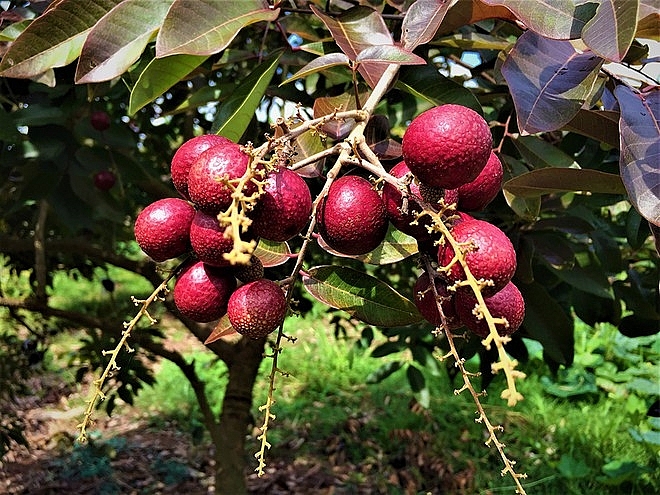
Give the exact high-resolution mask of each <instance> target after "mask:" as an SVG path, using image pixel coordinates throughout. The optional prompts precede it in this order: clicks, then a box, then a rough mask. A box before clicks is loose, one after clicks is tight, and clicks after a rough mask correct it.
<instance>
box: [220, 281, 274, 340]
mask: <svg viewBox="0 0 660 495" xmlns="http://www.w3.org/2000/svg"><path fill="white" fill-rule="evenodd" d="M285 315H286V298H285V297H284V292H282V289H281V288H280V286H279V285H277V284H276V283H275V282H273V281H272V280H268V279H266V278H261V279H259V280H255V281H254V282H249V283H247V284H245V285H241V286H240V287H239V288H238V289H236V290H235V291H234V293H233V294H232V295H231V297H230V298H229V305H228V306H227V316H228V317H229V321H230V322H231V324H232V326H233V327H234V330H236V331H237V332H238V333H240V334H241V335H245V336H246V337H250V338H253V339H260V338H262V337H265V336H266V335H268V334H269V333H271V332H272V331H274V330H276V329H277V327H279V326H280V325H281V324H282V322H283V321H284V316H285Z"/></svg>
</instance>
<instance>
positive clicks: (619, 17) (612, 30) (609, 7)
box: [582, 0, 638, 62]
mask: <svg viewBox="0 0 660 495" xmlns="http://www.w3.org/2000/svg"><path fill="white" fill-rule="evenodd" d="M637 7H638V5H637V2H631V1H630V0H601V2H600V5H599V6H598V10H596V15H595V16H594V17H593V18H592V19H591V20H590V21H589V22H587V24H586V26H584V29H583V30H582V40H583V41H584V42H585V43H586V44H587V46H588V47H589V48H591V49H592V50H593V51H594V53H597V54H598V55H600V56H601V57H603V58H605V59H607V60H613V61H615V62H621V61H622V60H623V57H624V56H625V55H626V52H627V51H628V48H630V44H631V43H632V41H633V39H634V38H635V28H636V27H637Z"/></svg>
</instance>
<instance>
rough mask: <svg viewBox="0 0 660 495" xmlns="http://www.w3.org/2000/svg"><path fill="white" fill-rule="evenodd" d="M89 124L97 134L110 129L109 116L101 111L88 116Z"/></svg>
mask: <svg viewBox="0 0 660 495" xmlns="http://www.w3.org/2000/svg"><path fill="white" fill-rule="evenodd" d="M89 123H90V124H91V125H92V127H93V128H94V129H96V130H97V131H99V132H103V131H107V130H108V129H110V115H108V113H107V112H104V111H103V110H96V111H94V112H92V113H91V115H90V116H89Z"/></svg>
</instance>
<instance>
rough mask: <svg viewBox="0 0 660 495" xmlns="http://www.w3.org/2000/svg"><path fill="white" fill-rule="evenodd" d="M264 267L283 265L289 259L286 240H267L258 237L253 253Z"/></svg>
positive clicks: (289, 253)
mask: <svg viewBox="0 0 660 495" xmlns="http://www.w3.org/2000/svg"><path fill="white" fill-rule="evenodd" d="M253 254H254V255H255V256H256V257H257V258H259V260H260V261H261V263H262V264H263V265H264V268H270V267H273V266H279V265H283V264H284V263H286V262H287V261H289V260H290V259H291V256H290V255H291V249H290V248H289V245H288V244H287V243H286V242H275V241H267V240H266V239H260V240H259V244H257V247H256V249H255V250H254V253H253Z"/></svg>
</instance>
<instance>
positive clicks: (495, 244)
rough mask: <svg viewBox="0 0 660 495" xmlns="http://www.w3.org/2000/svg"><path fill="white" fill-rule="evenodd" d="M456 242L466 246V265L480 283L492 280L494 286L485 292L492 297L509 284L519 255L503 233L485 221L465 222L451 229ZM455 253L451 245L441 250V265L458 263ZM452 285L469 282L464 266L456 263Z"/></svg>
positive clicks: (449, 277)
mask: <svg viewBox="0 0 660 495" xmlns="http://www.w3.org/2000/svg"><path fill="white" fill-rule="evenodd" d="M451 234H452V236H453V237H454V239H455V240H456V241H457V242H458V243H459V244H461V245H462V246H463V251H464V254H463V256H464V258H465V262H466V264H467V266H468V269H469V270H470V273H472V275H473V276H474V277H475V278H476V279H477V280H479V279H483V280H491V281H492V282H493V284H494V285H492V286H491V285H488V286H485V287H484V288H483V289H482V293H483V294H484V295H492V294H494V293H495V292H497V291H499V290H500V289H502V288H503V287H504V286H505V285H506V284H508V283H509V281H510V280H511V278H512V277H513V274H514V273H515V271H516V252H515V250H514V248H513V244H511V241H510V240H509V238H508V237H507V236H506V234H505V233H504V232H502V230H500V229H499V228H498V227H496V226H495V225H493V224H491V223H489V222H486V221H484V220H476V219H472V220H465V221H462V222H459V223H456V224H455V225H454V226H453V228H452V229H451ZM454 254H455V253H454V249H453V248H452V246H451V244H450V243H449V242H448V241H445V242H444V243H443V244H442V245H440V247H439V248H438V263H439V264H440V266H443V267H446V266H448V265H449V264H450V263H451V262H452V261H453V259H454ZM447 278H448V279H449V280H450V282H457V281H460V280H464V279H465V271H464V270H463V267H462V265H461V264H460V263H459V262H458V261H456V262H455V263H453V265H452V266H451V268H450V269H449V271H448V273H447Z"/></svg>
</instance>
